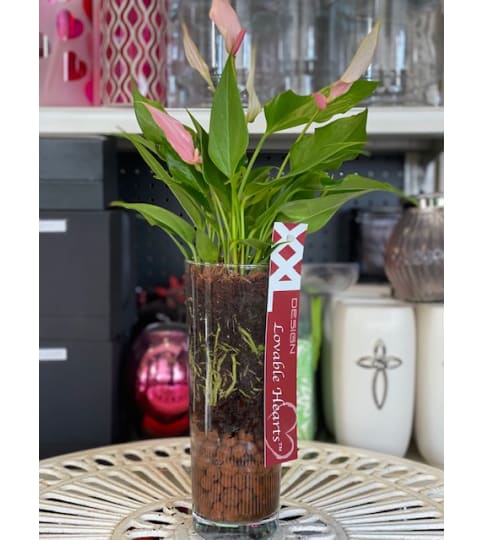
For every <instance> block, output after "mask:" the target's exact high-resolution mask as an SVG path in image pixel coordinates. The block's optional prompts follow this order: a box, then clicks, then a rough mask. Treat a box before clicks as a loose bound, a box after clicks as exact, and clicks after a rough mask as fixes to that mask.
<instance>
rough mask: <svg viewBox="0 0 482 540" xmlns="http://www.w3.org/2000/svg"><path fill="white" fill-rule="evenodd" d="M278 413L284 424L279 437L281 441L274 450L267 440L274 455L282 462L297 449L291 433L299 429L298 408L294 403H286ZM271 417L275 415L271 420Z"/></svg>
mask: <svg viewBox="0 0 482 540" xmlns="http://www.w3.org/2000/svg"><path fill="white" fill-rule="evenodd" d="M278 412H279V416H280V418H282V419H283V424H282V426H281V428H282V429H281V433H280V436H279V437H280V441H279V443H276V444H275V445H274V448H273V446H271V445H270V444H269V442H268V440H266V445H267V446H268V447H269V449H270V450H271V452H272V453H273V455H275V456H276V457H277V458H278V459H280V460H282V459H285V458H287V457H288V456H290V455H291V453H292V452H293V450H294V447H295V441H294V439H293V437H292V436H291V435H290V433H293V431H296V427H297V423H296V407H295V406H294V405H293V404H292V403H287V402H285V403H283V404H282V405H280V407H279V409H278ZM271 416H273V415H272V414H271V415H270V417H269V418H271Z"/></svg>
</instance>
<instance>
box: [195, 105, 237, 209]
mask: <svg viewBox="0 0 482 540" xmlns="http://www.w3.org/2000/svg"><path fill="white" fill-rule="evenodd" d="M188 113H189V111H188ZM189 116H190V118H191V121H192V123H193V125H194V127H195V129H196V131H197V134H198V139H199V142H200V147H201V157H202V164H203V166H202V173H203V176H204V180H205V182H206V184H207V185H208V186H209V188H210V190H212V191H214V192H215V194H216V195H217V197H218V199H219V200H220V201H221V203H222V205H223V207H224V208H229V207H230V204H231V202H230V200H229V193H228V188H227V186H226V183H225V182H226V176H225V175H224V174H223V173H222V172H221V171H220V170H219V169H218V168H217V167H216V165H215V164H214V163H213V161H212V159H211V158H210V157H209V151H208V148H209V135H208V134H207V133H206V131H205V129H204V128H203V127H202V126H201V124H200V123H199V122H198V121H197V120H196V119H195V118H194V116H192V114H191V113H189Z"/></svg>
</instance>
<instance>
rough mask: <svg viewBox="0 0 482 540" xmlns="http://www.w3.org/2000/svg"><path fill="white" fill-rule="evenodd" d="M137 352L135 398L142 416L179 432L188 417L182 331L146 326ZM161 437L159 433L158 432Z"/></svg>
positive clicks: (186, 357) (168, 431)
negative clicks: (184, 417)
mask: <svg viewBox="0 0 482 540" xmlns="http://www.w3.org/2000/svg"><path fill="white" fill-rule="evenodd" d="M136 350H137V352H138V354H139V355H140V356H141V358H140V362H139V364H138V367H137V370H136V378H135V397H136V403H137V406H138V407H139V409H140V410H141V412H142V413H144V414H145V415H148V416H150V417H151V418H152V419H153V420H155V421H156V424H157V425H160V426H165V427H166V434H167V433H169V434H171V435H174V434H175V433H172V431H171V430H169V424H172V426H173V427H174V426H175V425H179V426H180V428H179V429H182V431H185V429H186V422H179V420H180V419H181V417H183V416H186V417H188V415H189V381H188V344H187V334H186V332H185V331H184V330H179V329H172V328H169V327H163V325H157V324H154V325H149V326H148V327H146V328H145V329H144V331H143V333H142V334H141V336H139V340H138V343H137V344H136ZM160 434H161V433H160Z"/></svg>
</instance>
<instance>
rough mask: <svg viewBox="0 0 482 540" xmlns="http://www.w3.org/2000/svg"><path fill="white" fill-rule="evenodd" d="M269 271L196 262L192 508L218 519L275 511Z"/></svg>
mask: <svg viewBox="0 0 482 540" xmlns="http://www.w3.org/2000/svg"><path fill="white" fill-rule="evenodd" d="M267 288H268V276H267V272H266V271H260V270H251V271H246V270H243V272H242V273H238V272H234V271H233V270H229V269H227V268H226V267H224V266H221V265H219V266H214V265H213V266H210V265H206V266H202V265H199V266H195V265H191V266H190V267H189V273H188V279H187V284H186V292H187V295H186V305H187V312H188V327H189V349H190V353H189V356H190V372H191V373H190V377H191V380H190V392H191V393H190V406H191V460H192V487H193V511H194V512H195V514H196V515H198V516H201V517H202V518H204V519H206V520H211V521H214V522H219V523H224V522H227V523H233V524H235V523H250V522H256V521H259V520H263V519H266V518H268V517H269V516H272V515H273V514H275V513H276V512H277V510H278V506H279V487H280V467H279V466H276V467H270V468H266V467H264V465H263V461H264V455H263V438H264V437H263V425H264V416H263V415H264V393H263V377H264V340H265V323H266V301H267Z"/></svg>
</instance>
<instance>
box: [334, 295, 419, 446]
mask: <svg viewBox="0 0 482 540" xmlns="http://www.w3.org/2000/svg"><path fill="white" fill-rule="evenodd" d="M332 383H333V419H334V432H335V433H334V434H335V439H336V441H337V442H338V443H340V444H344V445H348V446H355V447H361V448H367V449H371V450H375V451H379V452H384V453H387V454H392V455H397V456H403V455H405V453H406V451H407V449H408V446H409V443H410V439H411V435H412V426H413V411H414V400H415V316H414V309H413V307H412V306H411V305H410V304H407V303H403V302H399V301H396V300H392V299H378V300H376V299H345V298H340V299H339V300H338V301H337V302H336V304H335V305H334V317H333V343H332Z"/></svg>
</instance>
